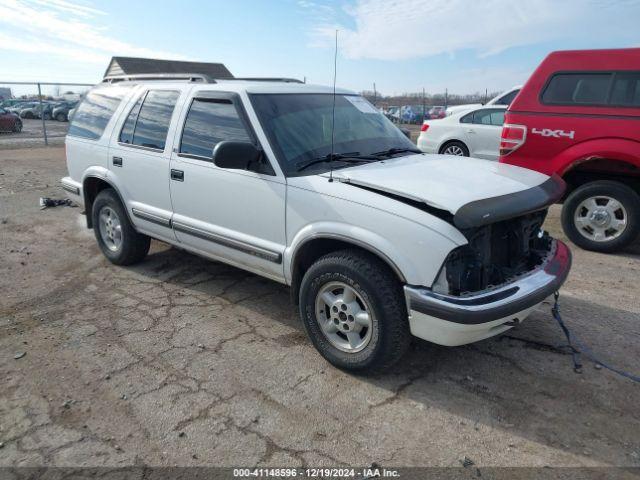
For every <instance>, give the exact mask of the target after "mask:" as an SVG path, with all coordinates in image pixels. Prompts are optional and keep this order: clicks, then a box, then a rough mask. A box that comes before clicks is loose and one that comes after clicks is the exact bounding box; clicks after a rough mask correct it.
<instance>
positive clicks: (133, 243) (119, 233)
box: [92, 188, 151, 265]
mask: <svg viewBox="0 0 640 480" xmlns="http://www.w3.org/2000/svg"><path fill="white" fill-rule="evenodd" d="M92 220H93V231H94V234H95V236H96V240H97V241H98V246H99V247H100V250H102V253H103V254H104V256H105V257H107V259H108V260H109V261H110V262H111V263H114V264H116V265H132V264H134V263H137V262H140V261H141V260H142V259H143V258H144V257H146V256H147V253H148V252H149V246H150V244H151V239H150V238H149V237H147V236H146V235H142V234H140V233H138V232H136V230H135V228H133V225H131V222H129V217H128V216H127V212H126V211H125V209H124V207H123V205H122V202H121V201H120V198H119V197H118V195H117V194H116V192H115V191H114V190H113V189H111V188H107V189H105V190H102V191H101V192H100V193H99V194H98V196H97V197H96V199H95V201H94V202H93V208H92Z"/></svg>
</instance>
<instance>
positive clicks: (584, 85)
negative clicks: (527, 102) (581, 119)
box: [542, 73, 613, 105]
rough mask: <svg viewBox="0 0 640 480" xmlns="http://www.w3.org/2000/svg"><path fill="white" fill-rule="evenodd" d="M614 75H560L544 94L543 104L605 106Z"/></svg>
mask: <svg viewBox="0 0 640 480" xmlns="http://www.w3.org/2000/svg"><path fill="white" fill-rule="evenodd" d="M612 76H613V73H560V74H556V75H554V76H553V77H552V78H551V81H550V82H549V84H548V85H547V87H546V88H545V90H544V92H543V94H542V103H551V104H554V103H555V104H561V105H571V104H575V105H604V104H606V103H607V94H608V92H609V84H610V83H611V78H612Z"/></svg>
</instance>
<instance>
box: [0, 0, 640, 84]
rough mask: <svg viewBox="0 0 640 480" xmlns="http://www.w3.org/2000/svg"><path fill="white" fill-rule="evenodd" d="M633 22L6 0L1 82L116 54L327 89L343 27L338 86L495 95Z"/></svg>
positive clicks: (620, 7)
mask: <svg viewBox="0 0 640 480" xmlns="http://www.w3.org/2000/svg"><path fill="white" fill-rule="evenodd" d="M639 21H640V0H525V1H518V0H482V1H480V0H335V1H321V0H208V1H206V0H202V1H191V0H182V1H165V0H135V1H132V0H126V1H125V0H111V1H91V0H0V82H2V81H36V80H39V81H42V82H46V81H48V82H87V83H95V82H98V81H100V80H101V78H102V75H103V73H104V70H105V68H106V66H107V64H108V62H109V59H110V58H111V56H114V55H121V56H137V57H152V58H168V59H177V60H196V61H212V62H222V63H224V64H225V65H226V66H227V68H229V70H230V71H231V72H232V73H233V74H234V75H236V76H285V77H296V78H300V79H303V78H305V77H306V80H307V81H308V82H310V83H318V84H331V83H332V81H333V73H334V72H333V63H334V47H335V35H336V30H337V31H338V57H337V84H338V85H339V86H341V87H345V88H349V89H353V90H356V91H362V90H372V89H373V84H374V83H375V84H376V89H377V91H378V92H381V93H382V94H385V95H393V94H401V93H404V92H418V91H422V89H423V88H424V89H426V91H427V92H431V93H440V92H444V90H445V89H448V91H449V93H459V94H464V93H475V92H484V91H485V89H487V90H488V91H489V92H495V91H500V90H505V89H507V88H510V87H512V86H514V85H516V84H520V83H523V82H524V81H526V79H527V78H528V76H529V75H530V74H531V72H532V71H533V70H534V69H535V67H536V66H537V65H538V64H539V63H540V61H541V60H542V59H543V58H544V57H545V56H546V55H547V54H548V53H549V52H551V51H553V50H566V49H585V48H621V47H634V46H636V47H640V28H638V23H639ZM0 84H1V83H0Z"/></svg>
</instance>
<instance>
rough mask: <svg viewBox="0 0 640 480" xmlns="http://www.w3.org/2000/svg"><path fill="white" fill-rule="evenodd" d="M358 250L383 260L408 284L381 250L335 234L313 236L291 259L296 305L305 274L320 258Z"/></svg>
mask: <svg viewBox="0 0 640 480" xmlns="http://www.w3.org/2000/svg"><path fill="white" fill-rule="evenodd" d="M349 248H352V249H358V250H362V251H365V252H368V253H370V254H372V255H374V256H375V257H377V258H378V259H379V260H381V261H382V262H383V263H384V264H385V265H387V267H388V268H389V269H390V271H391V272H392V273H393V274H394V275H395V277H396V278H397V279H398V281H399V282H401V283H403V284H404V283H407V281H406V278H405V276H404V274H403V273H402V270H401V269H400V268H399V267H398V265H397V264H396V262H394V261H393V260H392V259H391V258H390V257H389V256H388V255H386V254H385V253H384V252H382V251H381V250H380V249H378V248H376V247H374V246H372V245H370V244H369V243H367V242H363V241H362V240H358V239H355V238H353V237H349V236H345V235H341V234H334V233H321V234H314V235H311V236H309V237H307V238H305V239H304V240H302V241H300V242H299V243H298V245H297V246H296V247H295V250H294V251H293V253H292V254H291V257H290V269H289V272H290V284H291V298H292V300H293V301H294V303H295V304H298V294H299V292H300V283H301V281H302V277H303V276H304V274H305V272H306V271H307V270H308V269H309V267H310V266H311V265H312V264H313V263H314V262H315V261H316V260H317V259H318V258H320V257H322V256H323V255H326V254H327V253H330V252H335V251H338V250H344V249H349Z"/></svg>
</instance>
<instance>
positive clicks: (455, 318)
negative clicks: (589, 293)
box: [404, 240, 571, 346]
mask: <svg viewBox="0 0 640 480" xmlns="http://www.w3.org/2000/svg"><path fill="white" fill-rule="evenodd" d="M570 269H571V252H570V251H569V248H568V247H567V246H566V245H565V244H564V243H562V242H560V241H558V240H554V242H553V245H552V249H551V251H550V253H549V256H548V257H547V259H546V260H545V261H544V262H543V263H542V265H540V266H539V267H537V268H536V269H534V270H533V271H531V272H529V273H527V274H526V275H523V276H521V277H519V278H518V279H516V280H514V281H513V282H510V283H508V284H506V285H503V286H500V287H498V288H495V289H491V290H488V291H485V292H482V293H478V294H473V295H465V296H459V297H456V296H452V295H442V294H439V293H435V292H433V291H431V290H429V289H427V288H423V287H411V286H405V287H404V290H405V296H406V300H407V310H408V312H409V324H410V327H411V333H412V334H413V335H415V336H416V337H420V338H423V339H425V340H429V341H431V342H434V343H438V344H440V345H449V346H454V345H463V344H466V343H471V342H475V341H478V340H482V339H484V338H488V337H491V336H493V335H498V334H500V333H502V332H504V331H505V330H508V329H509V328H511V327H513V326H515V325H516V324H518V323H519V322H521V321H522V320H523V319H524V318H526V316H527V315H528V314H529V313H530V312H531V310H533V309H534V308H535V307H536V306H537V305H538V304H539V303H541V302H542V301H543V300H544V299H545V298H547V297H548V296H549V295H552V294H553V293H554V292H556V291H557V290H558V289H559V288H560V287H561V286H562V284H563V283H564V281H565V280H566V278H567V275H568V274H569V270H570Z"/></svg>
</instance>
